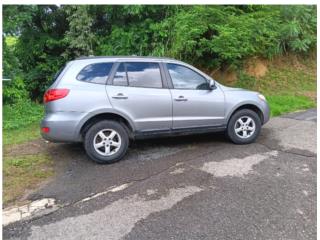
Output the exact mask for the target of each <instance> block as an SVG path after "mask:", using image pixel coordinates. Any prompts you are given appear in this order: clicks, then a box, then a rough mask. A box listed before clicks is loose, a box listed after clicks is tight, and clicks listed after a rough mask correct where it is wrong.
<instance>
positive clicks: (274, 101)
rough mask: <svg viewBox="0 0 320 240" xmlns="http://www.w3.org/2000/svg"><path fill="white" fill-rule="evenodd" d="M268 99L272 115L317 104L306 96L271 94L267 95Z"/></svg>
mask: <svg viewBox="0 0 320 240" xmlns="http://www.w3.org/2000/svg"><path fill="white" fill-rule="evenodd" d="M267 101H268V103H269V106H270V109H271V116H279V115H281V114H284V113H289V112H293V111H297V110H302V109H307V108H312V107H315V106H316V103H315V102H314V101H312V100H311V99H310V98H308V97H306V96H293V95H271V96H267Z"/></svg>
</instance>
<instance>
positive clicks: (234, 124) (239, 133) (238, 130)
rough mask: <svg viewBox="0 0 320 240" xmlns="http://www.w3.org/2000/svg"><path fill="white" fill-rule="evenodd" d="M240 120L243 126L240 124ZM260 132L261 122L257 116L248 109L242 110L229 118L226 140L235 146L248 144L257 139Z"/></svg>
mask: <svg viewBox="0 0 320 240" xmlns="http://www.w3.org/2000/svg"><path fill="white" fill-rule="evenodd" d="M240 119H241V120H242V122H243V123H244V124H242V123H241V121H240ZM249 119H251V121H249ZM248 121H249V122H248ZM253 127H254V130H252V129H253ZM250 129H251V130H250ZM260 131H261V120H260V117H259V116H258V114H257V113H256V112H254V111H252V110H249V109H242V110H239V111H237V112H235V113H234V114H233V115H232V116H231V118H230V120H229V122H228V126H227V132H226V133H227V136H228V138H229V139H230V140H231V141H232V142H233V143H235V144H249V143H252V142H254V141H255V140H256V139H257V137H258V136H259V134H260ZM245 132H246V133H245Z"/></svg>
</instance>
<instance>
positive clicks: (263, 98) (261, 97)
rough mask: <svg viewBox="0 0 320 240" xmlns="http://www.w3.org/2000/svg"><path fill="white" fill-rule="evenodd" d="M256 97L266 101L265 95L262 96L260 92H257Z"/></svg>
mask: <svg viewBox="0 0 320 240" xmlns="http://www.w3.org/2000/svg"><path fill="white" fill-rule="evenodd" d="M258 97H259V98H260V99H261V100H262V101H266V97H265V96H263V95H262V94H258Z"/></svg>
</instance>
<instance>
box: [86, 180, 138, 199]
mask: <svg viewBox="0 0 320 240" xmlns="http://www.w3.org/2000/svg"><path fill="white" fill-rule="evenodd" d="M131 184H132V183H125V184H122V185H120V186H116V187H114V186H112V187H110V188H109V189H108V190H106V191H104V192H99V193H97V194H94V195H93V196H90V197H87V198H84V199H82V200H81V201H80V202H81V203H82V202H87V201H89V200H92V199H94V198H97V197H100V196H103V195H106V194H107V193H110V192H119V191H122V190H124V189H126V188H127V187H129V186H130V185H131Z"/></svg>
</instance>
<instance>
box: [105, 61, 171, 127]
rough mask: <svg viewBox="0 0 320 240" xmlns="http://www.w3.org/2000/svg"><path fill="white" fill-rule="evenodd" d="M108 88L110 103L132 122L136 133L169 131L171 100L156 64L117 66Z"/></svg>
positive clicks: (140, 62)
mask: <svg viewBox="0 0 320 240" xmlns="http://www.w3.org/2000/svg"><path fill="white" fill-rule="evenodd" d="M117 65H118V66H117V70H116V71H115V73H114V75H113V76H112V78H111V80H110V81H111V84H108V85H107V93H108V96H109V99H110V102H111V104H112V106H113V108H115V109H116V110H117V111H120V112H122V113H123V114H125V115H127V116H128V117H130V118H131V120H132V121H133V122H134V124H135V127H136V130H137V131H142V132H144V131H155V130H169V129H170V128H171V127H172V100H171V94H170V91H169V89H168V88H167V86H166V82H165V81H164V78H163V74H164V73H163V70H162V68H161V66H160V64H159V63H158V62H146V61H126V62H118V63H117Z"/></svg>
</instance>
